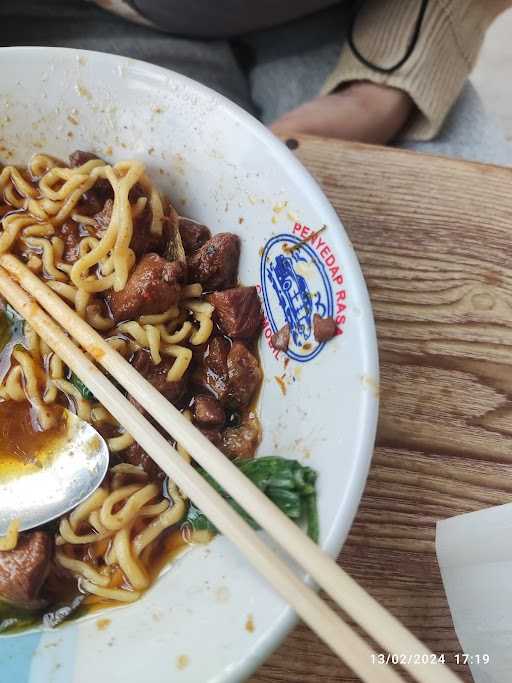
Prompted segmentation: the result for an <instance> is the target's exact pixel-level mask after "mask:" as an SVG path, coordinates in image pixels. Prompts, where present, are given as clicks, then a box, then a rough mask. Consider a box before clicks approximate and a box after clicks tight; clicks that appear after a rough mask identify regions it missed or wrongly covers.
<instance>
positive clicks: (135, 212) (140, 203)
mask: <svg viewBox="0 0 512 683" xmlns="http://www.w3.org/2000/svg"><path fill="white" fill-rule="evenodd" d="M147 203H148V200H147V197H139V198H138V199H137V201H136V202H135V204H134V206H133V208H132V218H138V216H140V214H141V213H142V212H143V211H144V209H145V208H146V204H147Z"/></svg>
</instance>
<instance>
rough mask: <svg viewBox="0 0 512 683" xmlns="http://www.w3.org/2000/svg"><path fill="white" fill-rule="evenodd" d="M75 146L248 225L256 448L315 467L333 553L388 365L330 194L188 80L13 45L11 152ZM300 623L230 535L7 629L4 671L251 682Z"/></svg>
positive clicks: (255, 128)
mask: <svg viewBox="0 0 512 683" xmlns="http://www.w3.org/2000/svg"><path fill="white" fill-rule="evenodd" d="M77 148H78V149H84V150H93V151H94V152H97V153H98V154H100V155H101V156H103V157H105V158H107V159H109V160H119V159H122V158H133V157H134V158H137V159H140V160H142V161H144V162H145V163H146V164H147V165H148V167H149V169H150V172H151V175H152V177H153V178H154V179H155V180H156V181H157V182H158V184H159V185H160V186H161V188H162V189H163V190H165V192H166V193H167V194H168V195H169V196H170V198H171V199H172V201H173V202H174V203H175V205H176V207H177V208H178V210H179V211H180V212H182V213H183V214H184V215H187V216H190V217H192V218H194V219H196V220H199V221H201V222H204V223H206V224H207V225H209V226H210V227H211V228H212V230H213V231H220V230H228V231H233V232H236V233H238V234H239V235H240V236H241V238H242V244H243V247H242V261H241V267H240V272H241V278H242V280H243V282H244V283H246V284H252V283H257V284H258V285H259V286H260V287H261V292H262V299H263V302H264V307H265V314H266V317H267V321H268V322H267V324H266V328H265V334H264V336H263V338H262V341H261V345H260V346H261V358H262V363H263V366H264V372H265V382H264V387H263V391H262V394H261V400H260V411H261V418H262V423H263V428H264V439H263V443H262V445H261V447H260V450H259V453H260V454H268V455H270V454H278V455H282V456H287V457H293V458H298V459H299V460H301V461H302V462H304V463H307V464H308V465H310V466H312V467H314V468H316V469H317V470H318V472H319V483H318V486H319V510H320V522H321V544H322V546H323V547H324V548H325V549H326V550H327V551H328V552H329V553H331V554H332V555H336V554H337V553H338V551H339V550H340V548H341V545H342V543H343V541H344V539H345V537H346V535H347V533H348V530H349V528H350V525H351V523H352V520H353V517H354V514H355V512H356V509H357V505H358V503H359V500H360V496H361V493H362V489H363V486H364V483H365V479H366V475H367V471H368V466H369V463H370V458H371V453H372V448H373V442H374V436H375V427H376V416H377V404H378V401H377V390H376V388H377V385H378V366H377V353H376V341H375V331H374V325H373V319H372V314H371V308H370V303H369V299H368V295H367V291H366V287H365V284H364V281H363V278H362V275H361V271H360V269H359V265H358V263H357V259H356V256H355V254H354V250H353V248H352V246H351V244H350V242H349V240H348V238H347V236H346V234H345V232H344V230H343V227H342V225H341V223H340V221H339V219H338V217H337V216H336V214H335V212H334V211H333V209H332V207H331V206H330V204H329V202H328V201H327V200H326V198H325V197H324V195H323V194H322V192H321V191H320V189H319V188H318V186H317V184H316V183H315V182H314V180H312V178H311V177H310V176H309V174H308V173H307V172H306V171H305V170H304V168H303V167H302V166H301V164H300V163H299V162H298V161H297V160H296V159H295V158H294V156H293V154H292V153H291V152H290V151H289V150H288V149H286V147H285V146H284V145H283V144H282V143H281V142H279V141H278V140H276V139H275V138H274V137H273V136H272V135H271V134H270V133H269V132H268V131H267V130H266V129H265V128H264V127H263V126H262V125H261V124H259V123H258V122H257V121H256V120H255V119H253V118H252V117H251V116H249V115H248V114H246V113H245V112H244V111H242V110H241V109H239V108H238V107H236V106H235V105H233V104H231V103H230V102H229V101H228V100H226V99H225V98H223V97H221V96H219V95H218V94H216V93H215V92H213V91H211V90H209V89H207V88H205V87H203V86H201V85H199V84H197V83H195V82H194V81H191V80H189V79H188V78H184V77H183V76H180V75H178V74H176V73H172V72H170V71H166V70H164V69H161V68H158V67H155V66H151V65H149V64H145V63H142V62H137V61H133V60H130V59H123V58H120V57H115V56H110V55H105V54H100V53H93V52H81V51H76V50H65V49H47V48H3V49H0V159H1V160H2V161H3V162H4V163H5V162H14V163H19V164H24V163H26V162H27V160H28V158H29V157H30V156H31V155H32V154H33V153H34V152H35V151H39V150H46V151H47V152H48V153H51V154H53V155H56V156H57V157H61V158H66V157H67V155H68V154H69V153H70V152H71V151H73V150H74V149H77ZM323 225H326V226H327V229H326V230H324V231H323V232H322V234H321V235H320V236H319V238H317V239H316V241H315V242H312V243H310V244H309V245H308V246H307V248H301V249H300V250H296V251H294V252H292V253H293V257H292V256H291V255H290V252H286V250H285V251H283V249H282V247H283V245H284V244H285V242H290V241H298V240H299V239H301V238H303V237H305V236H307V235H308V234H310V233H309V232H308V230H309V231H314V230H317V229H318V228H320V227H321V226H323ZM308 290H309V291H310V292H311V294H312V295H313V300H314V309H313V310H310V309H308V304H307V291H308ZM314 311H318V312H320V313H321V314H326V315H329V314H334V316H335V317H336V316H338V317H339V318H340V319H341V323H340V328H341V330H342V334H341V335H340V336H338V337H336V338H335V339H334V340H332V341H331V342H329V343H327V344H325V345H318V344H316V342H314V339H313V338H312V334H311V330H310V323H311V315H312V313H313V312H314ZM285 320H289V321H290V322H291V323H292V327H293V328H294V330H295V333H296V339H295V340H294V342H293V343H292V345H291V347H290V356H291V357H292V359H291V360H290V362H289V363H288V364H287V366H286V367H285V364H284V357H283V355H282V354H281V357H280V358H275V357H274V354H273V353H272V350H271V348H270V347H269V344H268V337H269V336H270V334H271V328H273V329H274V330H275V329H277V328H279V327H281V325H282V324H284V322H285ZM276 378H280V379H279V382H278V381H277V380H276ZM283 384H284V385H286V395H285V396H283V393H282V386H283ZM249 617H250V620H251V621H252V623H253V624H254V630H251V629H247V628H246V625H247V622H248V619H249ZM100 619H103V621H99V620H100ZM105 620H109V621H105ZM293 623H294V616H293V613H292V612H291V610H290V609H289V608H288V607H287V606H286V605H285V604H283V602H282V601H281V600H280V599H279V598H278V597H277V596H276V595H275V594H274V592H273V591H272V590H271V589H270V588H269V587H268V586H267V585H266V584H265V582H264V581H263V580H262V579H261V578H260V577H259V576H258V575H256V574H255V572H254V571H253V570H252V569H251V568H250V566H249V565H248V563H247V562H246V561H245V560H244V558H243V557H241V556H240V554H239V553H238V552H237V551H236V550H235V549H234V548H233V547H232V546H231V545H230V544H229V542H228V541H227V540H226V539H224V538H222V537H218V538H217V539H216V540H214V541H213V542H212V543H211V544H210V545H209V546H207V547H202V548H199V547H198V548H195V549H193V550H192V551H190V552H189V553H187V554H186V555H184V556H182V557H181V558H180V559H179V560H178V561H177V562H176V563H175V564H173V565H172V566H171V567H170V568H169V570H168V571H167V572H166V573H165V574H164V575H163V576H162V577H161V578H160V580H159V581H158V583H157V584H156V585H155V586H154V587H153V588H152V589H151V590H150V591H149V592H148V593H147V594H146V595H145V596H144V598H143V599H142V600H141V601H140V602H138V603H136V604H134V605H131V606H128V607H121V608H116V609H111V610H109V611H108V613H105V614H95V615H93V616H90V617H86V618H85V619H83V620H81V621H78V622H71V623H69V624H66V625H65V626H63V627H61V628H59V629H57V630H56V631H53V632H52V631H33V632H31V633H29V634H25V635H20V636H4V637H0V662H1V663H2V680H5V681H12V682H13V683H47V681H50V680H51V681H52V683H90V681H95V682H98V683H101V682H103V681H112V680H116V681H123V682H124V683H140V682H141V681H144V683H161V682H162V681H164V680H166V681H167V680H172V681H179V682H180V683H181V682H182V683H198V682H199V681H200V682H201V683H206V682H209V683H213V682H214V681H215V682H216V683H217V682H220V681H222V682H223V683H227V682H228V681H240V680H243V679H244V678H245V677H246V676H248V675H249V674H250V673H251V672H252V671H253V670H254V669H255V668H256V667H257V665H258V664H260V663H261V662H262V660H263V659H264V658H265V657H266V656H268V654H269V653H270V652H271V651H272V650H273V649H274V648H275V647H276V646H277V645H278V644H279V642H280V641H281V640H282V638H283V637H284V636H285V634H286V633H287V631H288V630H289V629H290V628H291V626H292V625H293ZM101 627H103V628H101Z"/></svg>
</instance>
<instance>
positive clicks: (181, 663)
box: [176, 655, 190, 671]
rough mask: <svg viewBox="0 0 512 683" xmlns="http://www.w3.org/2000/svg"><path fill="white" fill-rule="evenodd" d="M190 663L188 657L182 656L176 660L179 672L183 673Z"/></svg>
mask: <svg viewBox="0 0 512 683" xmlns="http://www.w3.org/2000/svg"><path fill="white" fill-rule="evenodd" d="M189 661H190V660H189V658H188V657H187V655H180V656H179V657H178V659H177V660H176V668H177V669H178V671H183V669H186V668H187V666H188V665H189Z"/></svg>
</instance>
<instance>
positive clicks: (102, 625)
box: [96, 619, 112, 631]
mask: <svg viewBox="0 0 512 683" xmlns="http://www.w3.org/2000/svg"><path fill="white" fill-rule="evenodd" d="M111 623H112V619H98V620H97V621H96V628H97V629H98V631H105V630H106V629H107V628H108V627H109V626H110V624H111Z"/></svg>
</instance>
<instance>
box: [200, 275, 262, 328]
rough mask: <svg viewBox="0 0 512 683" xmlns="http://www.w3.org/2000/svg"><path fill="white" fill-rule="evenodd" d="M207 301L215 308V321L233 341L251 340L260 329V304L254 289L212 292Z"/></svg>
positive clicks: (240, 288) (238, 288)
mask: <svg viewBox="0 0 512 683" xmlns="http://www.w3.org/2000/svg"><path fill="white" fill-rule="evenodd" d="M208 301H209V302H210V303H211V304H212V305H213V306H214V307H215V318H216V321H217V323H218V325H219V327H220V329H221V330H222V332H224V334H227V335H228V336H229V337H231V338H233V339H251V338H252V337H254V336H255V335H256V334H257V333H258V332H259V330H260V327H261V319H262V313H261V304H260V300H259V297H258V293H257V291H256V287H236V288H234V289H226V290H224V291H223V292H213V293H212V294H210V296H209V297H208Z"/></svg>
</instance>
